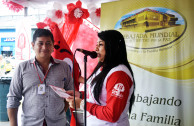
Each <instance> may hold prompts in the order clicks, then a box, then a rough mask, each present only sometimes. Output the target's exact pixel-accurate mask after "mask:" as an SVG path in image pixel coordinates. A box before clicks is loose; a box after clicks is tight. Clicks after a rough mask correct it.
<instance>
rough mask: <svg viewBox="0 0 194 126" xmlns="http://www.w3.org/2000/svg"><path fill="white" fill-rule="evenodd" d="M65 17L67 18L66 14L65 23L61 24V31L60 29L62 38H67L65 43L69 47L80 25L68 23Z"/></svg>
mask: <svg viewBox="0 0 194 126" xmlns="http://www.w3.org/2000/svg"><path fill="white" fill-rule="evenodd" d="M67 18H68V16H67V15H65V23H64V24H63V27H62V29H61V31H62V34H63V36H64V38H65V39H66V40H67V44H68V45H69V46H70V47H71V45H72V43H73V41H74V40H75V38H76V36H77V33H78V30H79V27H80V23H79V22H75V23H74V24H71V23H69V21H68V20H67Z"/></svg>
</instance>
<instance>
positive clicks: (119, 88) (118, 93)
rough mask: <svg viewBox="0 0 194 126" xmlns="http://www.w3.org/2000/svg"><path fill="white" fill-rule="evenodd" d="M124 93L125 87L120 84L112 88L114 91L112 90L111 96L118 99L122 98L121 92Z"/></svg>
mask: <svg viewBox="0 0 194 126" xmlns="http://www.w3.org/2000/svg"><path fill="white" fill-rule="evenodd" d="M124 91H125V87H124V85H123V84H122V83H118V84H116V85H115V86H114V89H113V90H112V96H116V97H118V98H121V99H122V98H123V95H122V92H124Z"/></svg>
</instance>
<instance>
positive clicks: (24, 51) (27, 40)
mask: <svg viewBox="0 0 194 126" xmlns="http://www.w3.org/2000/svg"><path fill="white" fill-rule="evenodd" d="M29 22H30V19H29V18H25V17H24V18H23V19H21V20H20V21H19V22H18V23H17V24H16V41H15V58H16V60H20V61H22V60H28V59H30V56H31V26H30V25H29Z"/></svg>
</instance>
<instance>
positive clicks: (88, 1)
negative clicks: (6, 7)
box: [11, 0, 118, 9]
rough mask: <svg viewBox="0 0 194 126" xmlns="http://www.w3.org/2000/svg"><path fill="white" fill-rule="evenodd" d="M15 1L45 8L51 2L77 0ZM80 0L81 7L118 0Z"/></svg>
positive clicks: (62, 2) (14, 0)
mask: <svg viewBox="0 0 194 126" xmlns="http://www.w3.org/2000/svg"><path fill="white" fill-rule="evenodd" d="M11 1H13V2H15V3H18V4H20V5H23V6H25V7H32V8H43V9H45V8H47V9H48V7H52V5H53V2H57V3H60V4H61V5H67V4H68V3H74V4H75V3H76V1H78V0H11ZM80 1H81V2H82V5H83V7H84V6H88V5H96V6H98V7H100V5H101V3H107V2H112V1H118V0H80Z"/></svg>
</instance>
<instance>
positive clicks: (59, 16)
mask: <svg viewBox="0 0 194 126" xmlns="http://www.w3.org/2000/svg"><path fill="white" fill-rule="evenodd" d="M55 15H56V17H57V18H62V16H63V12H62V10H57V11H56V12H55Z"/></svg>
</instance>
